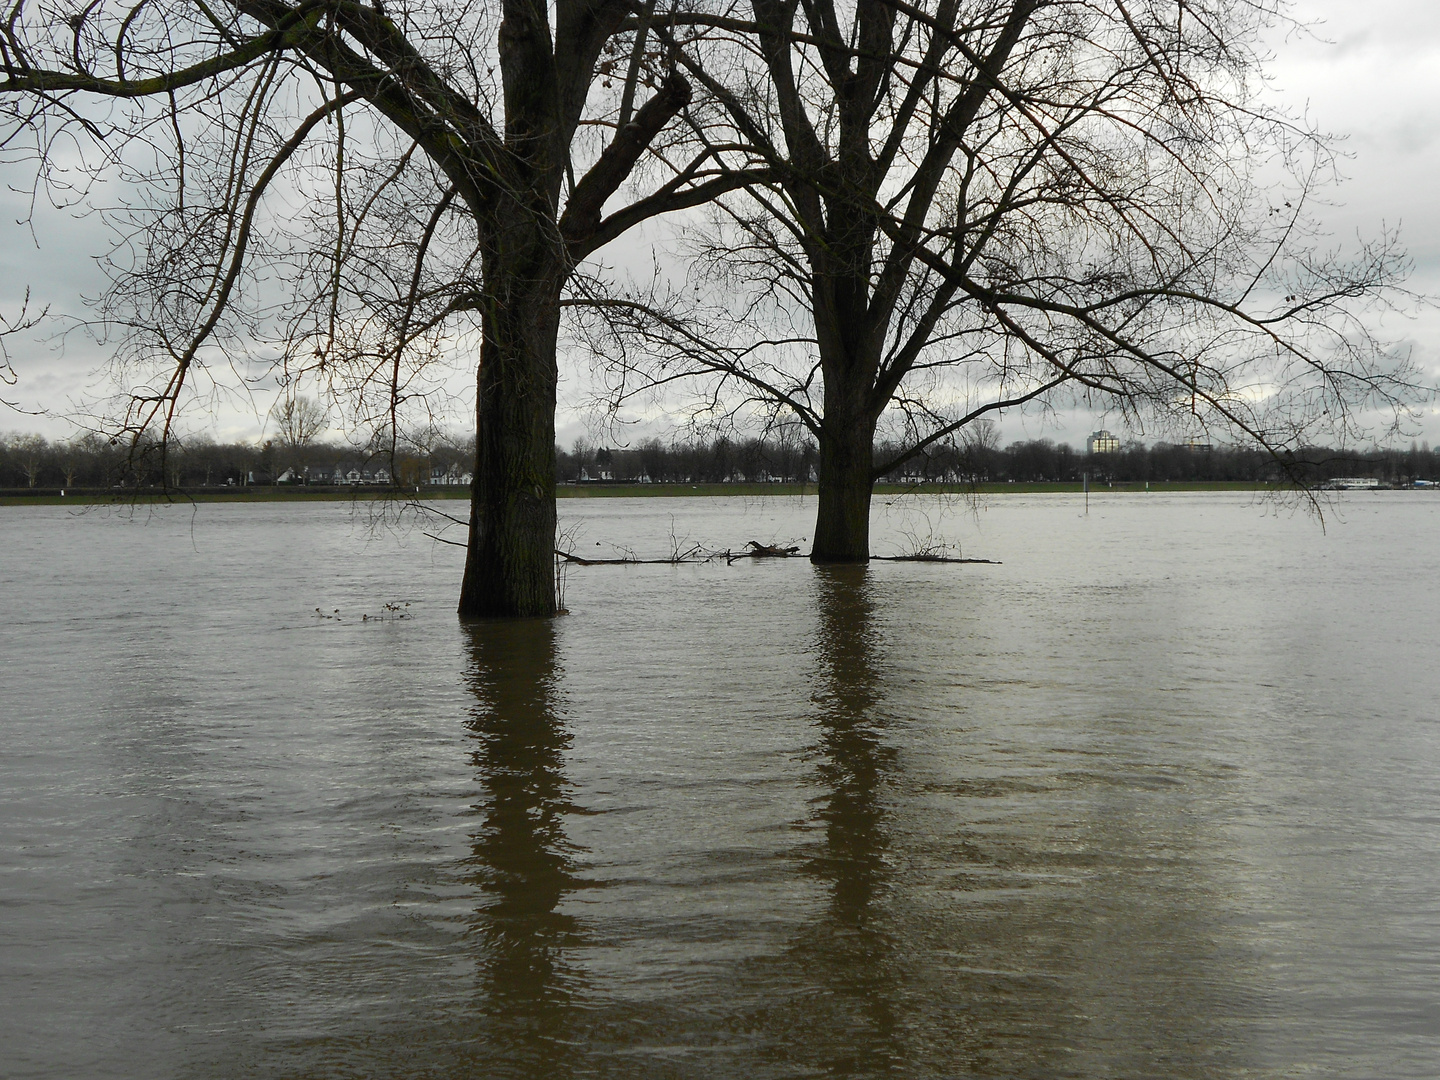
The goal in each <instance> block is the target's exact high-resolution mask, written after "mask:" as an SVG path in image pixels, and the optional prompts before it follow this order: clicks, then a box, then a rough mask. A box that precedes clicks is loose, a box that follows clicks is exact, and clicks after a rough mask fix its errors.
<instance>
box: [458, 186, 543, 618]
mask: <svg viewBox="0 0 1440 1080" xmlns="http://www.w3.org/2000/svg"><path fill="white" fill-rule="evenodd" d="M496 239H497V244H496V247H495V249H494V250H493V251H492V253H491V255H490V256H489V257H488V258H487V259H486V263H487V265H486V266H485V268H484V282H485V284H484V304H485V310H484V312H483V315H482V320H483V330H484V339H483V342H482V344H481V349H480V371H479V375H478V378H477V383H478V392H477V395H476V398H477V404H476V424H477V427H476V437H475V484H474V487H473V490H472V494H471V512H470V543H469V551H468V553H467V555H466V559H465V577H464V580H463V581H462V583H461V586H460V606H459V612H460V616H461V617H462V618H467V619H479V618H496V617H505V618H515V617H521V618H524V617H543V616H549V615H554V614H555V387H556V381H557V368H556V359H555V346H556V339H557V336H558V333H559V326H560V306H559V298H560V290H561V288H562V286H563V284H564V280H565V272H564V249H563V247H562V246H560V245H559V244H558V242H557V241H556V240H555V239H554V238H553V237H551V236H547V235H545V230H544V227H543V224H542V219H540V218H538V217H537V216H536V215H534V214H533V213H527V212H526V211H525V210H524V209H521V208H514V212H513V214H512V221H511V222H510V223H509V225H508V228H503V229H501V230H498V235H497V236H496Z"/></svg>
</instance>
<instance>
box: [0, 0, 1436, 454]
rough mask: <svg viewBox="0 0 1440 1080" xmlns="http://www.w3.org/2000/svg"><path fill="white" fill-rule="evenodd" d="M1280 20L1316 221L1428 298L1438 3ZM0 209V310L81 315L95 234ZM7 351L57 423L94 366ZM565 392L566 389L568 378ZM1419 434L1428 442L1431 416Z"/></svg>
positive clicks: (233, 410) (82, 226)
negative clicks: (1330, 183) (1289, 27)
mask: <svg viewBox="0 0 1440 1080" xmlns="http://www.w3.org/2000/svg"><path fill="white" fill-rule="evenodd" d="M1293 12H1294V14H1295V15H1297V16H1298V17H1300V18H1302V19H1304V20H1306V21H1314V22H1315V23H1316V25H1315V27H1314V32H1313V36H1312V35H1298V36H1297V35H1291V36H1289V37H1288V38H1287V39H1283V40H1282V39H1278V38H1277V40H1276V41H1275V50H1276V53H1277V55H1276V60H1275V62H1274V63H1273V64H1272V65H1271V67H1270V69H1269V70H1270V73H1271V76H1272V78H1273V81H1274V86H1275V90H1276V92H1277V94H1278V95H1279V96H1280V98H1281V100H1283V101H1284V102H1286V103H1287V104H1288V105H1289V106H1290V107H1291V108H1292V109H1294V110H1297V111H1304V112H1306V113H1307V114H1308V115H1309V117H1310V118H1311V119H1312V120H1313V121H1314V122H1315V123H1316V124H1318V125H1319V126H1320V127H1321V128H1323V129H1325V130H1327V131H1330V132H1332V133H1333V134H1335V135H1336V136H1339V137H1340V138H1341V139H1342V140H1343V141H1342V143H1341V146H1342V147H1343V149H1344V151H1345V153H1346V154H1347V155H1348V157H1347V159H1346V160H1345V161H1344V162H1343V170H1344V172H1345V180H1344V182H1343V183H1342V184H1341V185H1340V186H1338V187H1337V188H1335V189H1333V191H1332V192H1331V193H1330V196H1329V200H1330V201H1331V202H1332V203H1333V204H1334V205H1332V206H1328V207H1326V208H1324V210H1323V212H1322V214H1323V218H1324V220H1325V222H1326V224H1327V226H1328V228H1329V229H1330V230H1331V232H1332V233H1333V234H1334V235H1335V237H1336V239H1337V241H1340V242H1353V241H1354V240H1355V238H1356V236H1357V234H1358V235H1362V236H1365V237H1373V236H1375V235H1376V234H1377V233H1378V232H1379V231H1380V229H1381V227H1382V226H1388V227H1396V226H1398V227H1399V228H1400V230H1401V237H1402V241H1403V243H1404V245H1405V246H1406V248H1407V249H1408V250H1409V252H1410V254H1411V256H1412V258H1413V260H1414V263H1415V272H1414V276H1413V277H1412V279H1411V282H1410V285H1411V287H1412V288H1413V289H1415V290H1416V291H1418V292H1421V293H1424V294H1428V295H1432V296H1440V206H1437V204H1436V198H1435V192H1436V184H1435V182H1434V178H1435V177H1437V176H1440V5H1437V4H1435V3H1433V0H1431V2H1421V0H1368V2H1363V3H1362V2H1357V0H1303V2H1299V3H1297V4H1296V5H1295V6H1294V8H1293ZM0 175H3V173H0ZM12 175H15V174H12ZM0 200H3V210H4V217H3V219H0V221H3V226H0V227H3V229H4V232H3V241H4V242H3V251H0V269H3V281H0V310H3V311H4V312H5V313H6V314H8V315H13V314H14V313H15V311H16V310H17V309H18V306H19V301H20V298H21V297H22V296H23V294H24V290H25V286H26V284H27V283H28V284H29V285H30V287H31V290H32V304H40V305H43V304H49V305H50V307H51V310H52V311H53V312H76V313H83V310H84V309H83V305H82V303H81V301H80V297H81V296H83V295H91V296H93V295H95V294H97V293H98V292H99V291H100V289H101V287H102V285H103V279H102V277H101V276H100V274H99V272H98V270H97V269H96V267H95V265H94V262H93V256H95V255H97V254H99V253H101V252H103V251H104V250H105V247H106V242H107V235H106V233H105V230H104V229H103V227H101V226H100V225H99V223H98V222H97V221H96V220H95V219H94V218H93V217H90V218H85V217H80V216H77V215H76V213H75V212H74V211H73V210H64V211H56V210H51V209H48V208H41V210H40V211H39V212H38V214H37V216H36V219H35V227H34V230H33V234H34V235H33V236H32V231H31V230H30V229H29V228H27V227H24V226H20V225H17V224H15V221H16V219H17V218H19V217H20V216H21V215H22V213H23V212H24V210H25V207H26V203H25V201H24V199H23V198H22V197H20V196H18V195H16V194H14V193H13V192H9V193H0ZM1382 330H1383V332H1384V333H1385V334H1386V336H1389V337H1392V338H1395V339H1400V340H1404V341H1406V342H1408V343H1409V345H1410V347H1411V348H1413V349H1414V355H1415V357H1416V358H1417V359H1418V360H1419V361H1420V362H1421V363H1422V364H1423V365H1424V367H1425V368H1426V370H1427V371H1428V372H1429V378H1430V380H1431V382H1432V383H1433V382H1435V381H1440V313H1437V312H1434V311H1428V310H1427V311H1421V312H1420V314H1419V315H1417V316H1416V317H1414V318H1411V319H1399V318H1392V319H1389V320H1388V321H1387V322H1386V323H1385V325H1384V326H1383V328H1382ZM9 351H10V356H11V361H12V363H13V364H14V367H15V369H16V372H17V373H18V375H19V383H18V385H16V386H14V387H6V386H0V398H4V399H11V400H18V401H19V402H20V403H21V404H22V405H24V406H26V407H27V408H30V409H40V410H46V409H48V410H51V411H53V412H54V413H56V414H60V415H63V414H66V413H68V412H70V411H71V410H72V408H73V403H75V402H78V401H81V400H83V399H85V398H87V397H89V396H91V395H92V394H93V392H94V391H95V390H96V389H97V386H98V384H97V383H96V381H95V379H94V378H93V373H94V372H95V371H96V370H97V369H98V368H99V367H100V365H101V362H102V361H103V360H104V356H103V354H102V353H101V351H100V350H99V349H98V348H97V347H96V346H95V345H94V344H93V343H92V342H90V341H89V340H88V339H87V338H86V337H85V336H84V335H83V334H78V333H77V334H71V335H68V336H67V337H66V338H65V339H64V340H63V342H57V341H56V340H54V339H53V338H51V339H50V340H38V341H32V340H16V339H11V340H10V342H9ZM567 384H568V385H569V386H572V387H573V386H575V385H577V383H576V380H574V379H570V380H567ZM263 407H264V403H262V406H261V409H262V411H263ZM262 420H263V416H257V415H256V414H255V412H254V411H250V412H248V413H247V412H246V411H245V410H243V409H241V408H238V407H235V406H229V407H226V408H225V409H223V410H222V411H221V413H220V414H219V415H217V416H216V417H215V421H214V428H213V430H214V433H215V434H216V435H217V437H220V438H223V439H232V438H253V437H254V436H256V435H257V434H259V431H260V423H261V421H262ZM454 421H455V426H456V427H457V428H465V427H467V426H468V424H469V422H470V421H469V418H468V417H465V416H456V417H455V418H454ZM557 422H558V428H559V430H558V432H557V434H558V437H559V439H560V441H561V442H562V443H563V444H566V445H568V444H569V443H570V442H571V441H572V440H573V439H574V438H576V437H577V436H580V435H586V434H587V417H585V416H584V415H583V414H579V413H576V412H574V411H573V410H570V409H562V411H561V415H560V416H559V417H557ZM1101 424H1104V425H1107V426H1110V427H1111V428H1112V429H1113V428H1119V427H1120V425H1118V424H1117V423H1116V422H1114V421H1113V420H1107V419H1105V418H1104V417H1100V416H1096V415H1093V414H1090V413H1085V412H1079V413H1062V414H1060V415H1058V416H1052V417H1049V418H1046V419H1041V418H1039V417H1012V418H1009V419H1007V420H1005V421H1004V422H1003V423H1002V432H1003V436H1004V438H1005V439H1006V441H1009V440H1010V439H1014V438H1022V437H1036V436H1041V435H1043V436H1047V437H1050V438H1054V439H1057V440H1065V441H1069V442H1072V443H1081V442H1083V439H1084V436H1085V434H1086V432H1088V431H1089V430H1090V429H1091V428H1092V427H1095V426H1100V425H1101ZM5 430H21V431H40V432H42V433H44V434H46V435H49V436H52V437H55V436H65V435H68V434H70V432H71V431H72V430H73V429H72V428H71V427H70V425H69V424H67V423H66V422H65V421H63V420H61V419H58V418H56V417H44V416H27V415H21V414H17V413H15V412H12V411H10V410H8V409H5V408H4V406H0V431H5ZM1122 434H1129V433H1128V432H1124V431H1123V430H1122ZM1419 435H1420V436H1421V437H1423V438H1426V439H1429V440H1430V441H1432V442H1440V414H1437V412H1436V410H1434V409H1432V410H1431V411H1430V414H1429V415H1428V416H1427V417H1426V419H1425V420H1424V421H1423V423H1422V425H1421V428H1420V431H1419Z"/></svg>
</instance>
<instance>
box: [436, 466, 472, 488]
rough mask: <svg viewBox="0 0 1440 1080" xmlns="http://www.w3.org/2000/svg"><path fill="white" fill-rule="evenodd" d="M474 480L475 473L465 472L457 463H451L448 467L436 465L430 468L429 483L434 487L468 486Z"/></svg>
mask: <svg viewBox="0 0 1440 1080" xmlns="http://www.w3.org/2000/svg"><path fill="white" fill-rule="evenodd" d="M474 480H475V474H474V473H469V472H465V471H464V470H463V469H461V468H460V466H459V465H451V466H450V467H449V468H448V469H446V468H440V467H438V466H437V467H436V468H433V469H431V470H430V483H431V484H432V485H433V486H435V487H460V486H467V487H468V486H469V485H470V484H471V483H473V482H474Z"/></svg>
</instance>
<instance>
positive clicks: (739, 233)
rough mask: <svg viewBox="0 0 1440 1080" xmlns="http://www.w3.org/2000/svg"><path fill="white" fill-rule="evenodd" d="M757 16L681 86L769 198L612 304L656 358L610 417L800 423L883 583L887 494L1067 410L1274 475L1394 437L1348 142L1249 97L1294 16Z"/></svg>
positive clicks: (1397, 376)
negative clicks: (1342, 243)
mask: <svg viewBox="0 0 1440 1080" xmlns="http://www.w3.org/2000/svg"><path fill="white" fill-rule="evenodd" d="M750 6H751V12H750V14H751V18H749V19H729V20H715V19H708V18H707V16H706V15H705V14H703V13H697V14H695V15H694V16H693V18H694V20H695V21H697V22H708V23H709V25H710V26H711V27H712V28H713V29H714V30H715V31H716V32H717V34H716V35H714V36H712V37H711V38H709V39H707V41H708V47H709V48H710V49H711V50H714V51H724V49H725V46H724V45H723V44H722V43H721V39H720V37H719V36H718V35H720V34H723V35H725V39H726V40H728V41H729V43H730V46H729V50H728V53H727V55H728V56H729V57H730V63H729V64H728V66H727V65H726V64H722V63H720V62H717V61H715V60H713V59H712V60H711V61H710V62H709V63H708V64H707V68H706V70H701V69H700V68H699V67H698V66H696V67H693V68H691V69H690V74H691V75H692V77H693V78H695V80H696V82H697V84H701V85H703V86H704V87H705V88H706V89H707V90H708V91H709V92H710V93H711V94H712V95H713V96H714V98H715V99H716V100H717V101H719V102H721V103H722V104H723V107H724V109H725V110H726V114H727V116H728V118H729V120H730V122H731V123H732V125H733V128H734V135H733V140H734V141H735V142H736V143H738V144H742V145H745V146H747V147H748V148H749V151H750V153H751V154H753V155H757V156H759V157H760V158H761V159H762V160H763V161H764V162H765V163H766V164H767V165H768V166H769V168H770V171H771V176H770V179H769V180H768V181H767V182H766V183H763V184H752V185H751V186H750V187H749V188H748V190H747V192H746V193H745V194H744V195H743V196H742V195H739V194H734V195H731V196H728V197H725V198H722V199H721V200H720V201H719V203H718V209H717V211H716V212H715V214H714V215H713V217H712V218H711V219H710V220H709V222H708V226H707V227H697V228H696V229H694V230H692V232H691V234H690V236H691V240H690V243H691V246H692V256H693V257H692V261H691V264H690V265H691V268H692V269H691V274H692V278H691V281H690V282H689V285H690V287H688V288H685V289H676V290H672V291H669V292H667V291H665V290H663V289H659V290H652V291H648V292H644V293H643V294H640V293H637V292H635V291H632V292H630V293H627V294H621V295H611V296H607V297H604V298H603V299H601V300H599V301H598V302H599V303H602V304H603V305H604V307H605V309H606V311H607V313H608V314H609V315H610V317H611V318H612V320H613V319H614V318H615V316H616V313H623V314H625V315H626V316H628V318H629V319H630V320H631V323H630V325H629V327H628V330H629V331H630V332H631V333H632V335H634V336H638V337H639V338H641V339H643V342H644V343H643V346H638V347H637V346H636V344H635V343H634V341H633V337H632V340H631V341H630V344H629V347H628V351H624V352H620V353H615V350H612V353H615V354H616V355H621V356H622V357H623V358H624V359H626V360H629V361H631V362H632V363H633V364H638V365H640V366H641V367H643V369H644V374H645V375H646V378H643V379H636V378H635V372H634V370H633V368H632V370H630V371H628V372H627V373H626V374H625V376H624V378H623V379H622V380H617V381H616V382H615V383H614V384H612V387H611V389H612V391H613V392H614V393H615V395H616V397H617V399H623V398H624V397H625V396H627V395H629V394H633V393H637V392H647V391H654V390H656V389H657V388H659V389H662V390H667V391H668V389H669V388H670V387H671V386H672V385H674V384H675V383H676V382H680V381H684V380H687V379H695V378H698V379H700V380H701V382H702V384H703V385H704V387H705V391H704V395H703V397H702V399H701V401H702V405H703V407H704V408H705V409H706V410H708V411H709V412H711V413H712V414H713V413H721V414H725V415H734V414H735V413H736V412H737V411H738V412H743V411H746V410H753V409H756V408H758V409H759V410H761V411H762V412H763V413H765V414H766V415H771V414H773V413H774V412H775V411H781V412H789V413H792V414H793V415H795V416H796V417H798V418H799V419H800V421H801V422H803V423H804V424H805V425H806V427H808V428H809V430H810V431H811V433H812V434H813V435H814V437H815V438H816V440H817V441H818V443H819V456H820V475H819V479H820V490H819V510H818V521H817V524H816V526H815V541H814V550H813V555H812V557H813V558H814V559H815V560H817V561H860V560H864V559H866V558H868V556H869V506H870V496H871V489H872V486H873V483H874V481H875V479H876V478H878V477H879V476H882V475H884V474H885V473H887V472H889V471H891V470H893V469H895V468H896V467H898V466H899V465H901V464H903V463H904V462H905V461H906V460H907V459H908V458H910V457H911V456H913V455H915V454H919V453H922V452H924V451H925V450H926V448H928V447H930V446H933V445H935V444H936V443H939V442H942V441H944V440H947V439H951V438H952V437H954V436H955V435H956V433H957V432H960V431H962V430H963V429H964V428H965V427H967V426H968V425H971V424H973V423H975V422H976V421H977V420H979V419H981V418H983V417H991V416H994V415H996V414H998V413H999V412H1001V411H1003V410H1006V409H1018V408H1021V407H1024V406H1026V405H1027V404H1028V403H1032V402H1035V403H1040V404H1042V405H1045V404H1050V403H1054V402H1056V401H1059V400H1063V399H1062V398H1061V397H1060V396H1059V395H1066V394H1068V395H1072V397H1073V398H1079V399H1082V400H1084V401H1085V402H1087V403H1094V404H1098V405H1099V406H1100V407H1102V408H1105V409H1108V410H1114V411H1118V412H1120V413H1123V414H1126V415H1128V416H1130V417H1132V418H1141V417H1144V418H1148V419H1149V420H1150V421H1151V422H1156V421H1157V420H1158V421H1159V422H1162V423H1163V422H1166V421H1169V422H1172V423H1174V424H1175V425H1176V426H1180V427H1188V428H1190V429H1191V430H1210V429H1212V428H1213V429H1224V430H1228V431H1229V432H1231V433H1233V434H1236V435H1238V436H1242V437H1245V438H1248V439H1250V440H1253V441H1255V442H1257V443H1259V444H1260V445H1262V446H1264V447H1267V448H1269V449H1271V450H1274V451H1277V452H1278V451H1280V450H1283V449H1284V448H1287V447H1294V446H1298V445H1301V444H1303V443H1304V442H1305V441H1307V440H1310V439H1313V438H1315V437H1316V434H1317V432H1318V431H1320V430H1321V429H1325V430H1326V431H1327V433H1330V434H1333V433H1334V432H1336V431H1340V432H1342V433H1343V432H1345V431H1346V430H1347V428H1353V426H1354V424H1355V423H1356V417H1357V416H1358V415H1360V414H1361V413H1363V412H1364V411H1365V410H1367V409H1370V408H1372V407H1377V406H1378V407H1380V408H1382V409H1386V410H1388V411H1389V415H1390V416H1391V417H1392V418H1394V417H1400V416H1403V415H1404V408H1405V404H1406V402H1407V401H1408V400H1411V398H1412V396H1413V394H1414V393H1415V392H1417V390H1418V388H1417V387H1415V386H1414V385H1413V372H1412V371H1411V370H1410V369H1409V367H1408V365H1407V363H1405V361H1404V358H1403V357H1401V358H1395V357H1391V356H1388V355H1386V353H1385V350H1384V349H1383V347H1382V346H1381V345H1380V344H1379V343H1378V342H1377V341H1376V340H1375V339H1374V338H1373V337H1372V336H1371V334H1370V333H1369V331H1368V329H1367V325H1368V324H1367V322H1366V313H1367V311H1368V310H1369V309H1370V308H1371V306H1372V305H1375V304H1377V303H1383V302H1385V299H1386V297H1388V296H1393V295H1395V292H1394V290H1395V288H1396V286H1397V283H1398V282H1399V281H1400V280H1401V279H1402V278H1403V275H1404V273H1405V271H1406V269H1407V265H1406V261H1405V258H1404V256H1403V254H1402V253H1401V252H1400V251H1399V249H1398V247H1397V245H1396V244H1395V241H1394V237H1393V236H1388V235H1387V236H1384V237H1382V238H1381V240H1380V241H1379V242H1378V243H1375V244H1373V245H1371V246H1368V247H1365V248H1364V249H1363V250H1361V251H1360V252H1359V254H1358V256H1356V257H1355V258H1353V259H1351V260H1349V261H1346V260H1342V259H1339V258H1336V257H1333V256H1331V255H1328V254H1327V253H1326V252H1324V251H1323V250H1321V249H1320V248H1319V246H1318V239H1317V235H1316V232H1315V229H1314V227H1313V223H1312V222H1311V221H1310V220H1309V218H1308V217H1307V209H1306V208H1307V200H1309V198H1310V197H1311V194H1312V192H1313V190H1314V188H1315V185H1316V184H1317V183H1318V182H1319V181H1320V179H1321V178H1322V177H1323V176H1324V175H1326V172H1325V170H1326V166H1327V163H1328V161H1329V157H1328V155H1329V150H1328V147H1327V144H1326V142H1325V140H1324V139H1323V138H1322V137H1321V135H1320V134H1319V133H1317V132H1316V131H1314V130H1312V129H1310V128H1307V127H1304V126H1301V125H1299V124H1297V123H1295V122H1292V121H1291V120H1290V119H1288V118H1287V117H1286V116H1285V115H1284V114H1283V113H1281V112H1279V111H1277V110H1276V109H1274V108H1272V107H1270V106H1269V105H1267V103H1266V100H1265V99H1264V98H1263V96H1262V95H1261V93H1260V90H1261V88H1262V85H1261V84H1262V82H1263V61H1264V59H1265V57H1264V55H1263V53H1262V51H1261V49H1262V46H1261V42H1262V35H1263V34H1264V32H1265V31H1266V29H1267V28H1269V27H1271V26H1273V25H1274V24H1275V23H1276V22H1277V20H1279V19H1281V18H1282V16H1283V10H1282V4H1281V3H1279V2H1278V0H1275V2H1271V0H1183V2H1180V3H1175V2H1173V0H1099V2H1096V0H853V2H852V3H849V4H846V5H836V4H835V3H834V2H833V0H752V2H751V5H750ZM716 73H724V74H723V77H722V76H721V75H719V74H716ZM613 325H614V324H613V323H612V325H611V326H607V327H606V328H605V329H606V330H607V331H608V330H610V329H612V328H613ZM877 431H882V432H885V433H887V434H888V435H889V436H890V438H891V439H892V442H893V445H895V446H896V447H898V449H897V450H896V452H895V453H894V454H893V456H890V457H888V458H887V459H885V460H878V461H877V460H876V456H875V445H876V435H877Z"/></svg>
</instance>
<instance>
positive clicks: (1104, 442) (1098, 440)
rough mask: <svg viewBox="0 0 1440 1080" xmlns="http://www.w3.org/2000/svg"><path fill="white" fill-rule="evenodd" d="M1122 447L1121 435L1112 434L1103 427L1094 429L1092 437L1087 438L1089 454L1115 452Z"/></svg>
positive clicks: (1086, 447)
mask: <svg viewBox="0 0 1440 1080" xmlns="http://www.w3.org/2000/svg"><path fill="white" fill-rule="evenodd" d="M1119 449H1120V437H1119V436H1118V435H1111V434H1110V432H1108V431H1106V430H1105V429H1104V428H1101V429H1100V430H1099V431H1092V432H1091V433H1090V437H1089V438H1088V439H1086V440H1085V452H1086V453H1087V454H1113V453H1116V452H1117V451H1118V450H1119Z"/></svg>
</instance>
